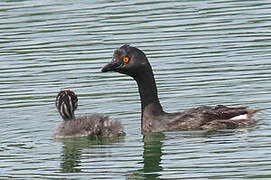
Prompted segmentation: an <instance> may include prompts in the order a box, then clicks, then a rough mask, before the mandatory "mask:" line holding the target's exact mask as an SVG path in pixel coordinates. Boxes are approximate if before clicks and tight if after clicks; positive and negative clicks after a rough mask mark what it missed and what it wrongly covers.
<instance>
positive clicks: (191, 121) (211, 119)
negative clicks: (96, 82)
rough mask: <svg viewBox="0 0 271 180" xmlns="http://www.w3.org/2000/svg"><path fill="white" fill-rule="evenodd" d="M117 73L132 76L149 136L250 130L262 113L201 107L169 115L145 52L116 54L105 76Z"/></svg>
mask: <svg viewBox="0 0 271 180" xmlns="http://www.w3.org/2000/svg"><path fill="white" fill-rule="evenodd" d="M107 71H116V72H119V73H122V74H126V75H128V76H131V77H132V78H133V79H134V80H135V81H136V82H137V85H138V90H139V94H140V99H141V127H142V130H143V131H145V132H160V131H173V130H200V129H206V130H216V129H230V128H238V127H248V126H251V125H253V124H254V123H255V122H254V121H253V119H252V116H253V114H254V113H255V112H257V111H259V109H248V108H247V107H236V108H233V107H227V106H224V105H217V106H201V107H197V108H191V109H188V110H185V111H183V112H176V113H167V112H165V111H164V110H163V108H162V105H161V104H160V101H159V98H158V93H157V87H156V83H155V79H154V76H153V71H152V67H151V65H150V63H149V61H148V59H147V57H146V55H145V54H144V52H142V51H141V50H139V49H138V48H136V47H132V46H129V45H123V46H121V47H120V48H119V49H117V50H115V51H114V55H113V60H112V61H111V62H110V63H108V64H107V65H105V66H104V67H103V69H102V72H107Z"/></svg>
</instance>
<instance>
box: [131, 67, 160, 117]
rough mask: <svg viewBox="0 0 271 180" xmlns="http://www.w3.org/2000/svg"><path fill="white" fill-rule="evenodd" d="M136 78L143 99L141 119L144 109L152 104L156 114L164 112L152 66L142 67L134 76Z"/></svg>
mask: <svg viewBox="0 0 271 180" xmlns="http://www.w3.org/2000/svg"><path fill="white" fill-rule="evenodd" d="M134 79H135V80H136V82H137V85H138V90H139V94H140V99H141V120H142V117H143V112H144V109H145V108H146V107H147V106H148V105H150V104H151V105H153V112H152V113H153V115H154V116H155V115H160V114H162V113H163V112H164V111H163V108H162V106H161V104H160V102H159V99H158V94H157V87H156V83H155V79H154V76H153V72H152V69H151V67H150V66H149V67H146V68H144V69H141V71H139V72H137V74H136V75H135V76H134Z"/></svg>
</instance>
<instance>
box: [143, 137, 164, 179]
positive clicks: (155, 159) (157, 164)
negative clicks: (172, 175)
mask: <svg viewBox="0 0 271 180" xmlns="http://www.w3.org/2000/svg"><path fill="white" fill-rule="evenodd" d="M164 138H165V135H164V134H163V133H148V134H144V136H143V142H144V152H143V164H144V166H143V169H142V170H140V171H142V173H143V174H142V175H143V178H145V179H159V176H160V174H159V172H161V171H162V166H161V158H162V154H163V153H162V146H163V140H164Z"/></svg>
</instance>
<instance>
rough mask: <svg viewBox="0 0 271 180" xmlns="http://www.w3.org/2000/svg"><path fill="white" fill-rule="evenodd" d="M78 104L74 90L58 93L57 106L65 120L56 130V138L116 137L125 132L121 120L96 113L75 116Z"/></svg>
mask: <svg viewBox="0 0 271 180" xmlns="http://www.w3.org/2000/svg"><path fill="white" fill-rule="evenodd" d="M77 104H78V99H77V95H76V94H75V93H74V92H73V91H71V90H62V91H60V92H59V93H58V95H57V97H56V108H57V110H58V112H59V114H60V115H61V117H62V118H63V120H64V121H63V122H62V123H61V124H60V125H59V126H58V127H57V129H56V130H55V133H54V137H55V138H70V137H82V136H91V137H116V136H122V135H124V134H125V133H124V130H123V127H122V125H121V123H120V122H119V121H113V120H110V119H109V118H108V117H106V116H103V115H99V114H94V115H91V116H82V117H75V116H74V111H75V110H76V108H77Z"/></svg>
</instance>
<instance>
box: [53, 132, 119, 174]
mask: <svg viewBox="0 0 271 180" xmlns="http://www.w3.org/2000/svg"><path fill="white" fill-rule="evenodd" d="M57 141H61V142H62V143H63V150H62V156H61V163H60V168H61V172H65V173H78V172H81V168H80V164H81V155H82V150H83V149H88V148H93V147H96V148H97V145H98V146H99V145H101V146H99V148H102V147H103V145H106V144H111V143H118V142H122V141H124V137H116V138H98V139H93V138H88V137H82V138H67V139H58V140H57Z"/></svg>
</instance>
